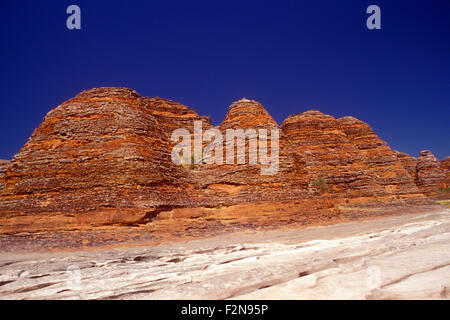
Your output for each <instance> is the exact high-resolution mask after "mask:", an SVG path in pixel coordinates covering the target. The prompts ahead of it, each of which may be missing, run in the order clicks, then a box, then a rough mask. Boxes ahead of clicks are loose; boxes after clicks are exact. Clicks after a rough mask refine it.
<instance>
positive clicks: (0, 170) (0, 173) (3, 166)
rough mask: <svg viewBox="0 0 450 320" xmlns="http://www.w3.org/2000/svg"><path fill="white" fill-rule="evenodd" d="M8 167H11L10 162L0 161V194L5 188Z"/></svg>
mask: <svg viewBox="0 0 450 320" xmlns="http://www.w3.org/2000/svg"><path fill="white" fill-rule="evenodd" d="M10 165H11V161H8V160H0V194H1V192H2V191H3V188H4V186H5V174H6V170H8V168H9V166H10Z"/></svg>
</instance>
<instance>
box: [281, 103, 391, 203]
mask: <svg viewBox="0 0 450 320" xmlns="http://www.w3.org/2000/svg"><path fill="white" fill-rule="evenodd" d="M281 128H282V130H283V134H284V137H285V139H286V142H287V144H288V145H289V147H288V149H289V150H290V151H291V154H292V155H293V157H294V164H293V165H294V170H295V172H296V176H297V177H298V181H297V182H298V183H301V184H303V185H304V186H305V187H306V188H307V189H308V190H312V189H314V188H316V187H317V186H318V185H319V184H320V183H322V184H323V185H324V184H325V183H326V187H325V189H326V191H327V192H328V193H330V194H332V195H334V196H338V195H339V196H340V197H344V198H352V197H356V196H360V197H361V196H362V197H365V196H370V195H380V194H382V193H383V191H384V190H383V189H382V188H381V187H380V186H379V185H377V184H376V183H375V181H374V180H373V178H372V177H371V175H370V173H369V172H368V170H367V169H368V168H367V166H366V165H365V163H364V161H363V160H364V159H363V155H362V153H361V152H360V150H359V149H358V148H357V147H356V145H355V144H354V143H353V142H352V141H351V140H350V139H349V137H348V136H347V135H346V134H345V132H344V131H343V130H342V128H341V125H340V123H339V121H337V120H336V119H335V118H333V117H331V116H329V115H325V114H323V113H321V112H320V111H315V110H311V111H307V112H304V113H301V114H297V115H293V116H290V117H288V118H287V119H286V120H285V121H284V122H283V124H282V126H281ZM322 189H324V187H322Z"/></svg>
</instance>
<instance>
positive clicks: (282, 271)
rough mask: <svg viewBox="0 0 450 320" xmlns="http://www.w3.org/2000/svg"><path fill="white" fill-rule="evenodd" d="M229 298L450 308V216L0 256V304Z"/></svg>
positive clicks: (440, 213)
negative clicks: (419, 302)
mask: <svg viewBox="0 0 450 320" xmlns="http://www.w3.org/2000/svg"><path fill="white" fill-rule="evenodd" d="M78 275H79V277H78ZM227 298H232V299H421V298H425V299H428V298H431V299H449V298H450V209H440V210H438V211H429V212H427V213H414V214H407V215H401V216H390V217H384V218H379V219H375V220H369V221H362V222H361V221H360V222H351V223H344V224H339V225H332V226H325V227H309V228H305V229H297V230H277V231H267V232H259V233H256V232H252V233H236V234H231V235H223V236H218V237H214V238H208V239H202V240H195V241H188V242H176V243H171V244H164V245H156V246H146V247H143V246H141V247H134V248H117V249H108V250H88V251H79V252H53V253H23V254H12V253H0V299H227Z"/></svg>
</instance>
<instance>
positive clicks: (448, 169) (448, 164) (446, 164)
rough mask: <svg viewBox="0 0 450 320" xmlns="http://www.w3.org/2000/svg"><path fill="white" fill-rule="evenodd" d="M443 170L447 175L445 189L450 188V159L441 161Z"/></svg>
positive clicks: (444, 182)
mask: <svg viewBox="0 0 450 320" xmlns="http://www.w3.org/2000/svg"><path fill="white" fill-rule="evenodd" d="M441 169H442V171H443V173H444V175H445V178H444V181H443V187H444V188H450V157H447V158H444V159H442V160H441Z"/></svg>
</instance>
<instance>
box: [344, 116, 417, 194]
mask: <svg viewBox="0 0 450 320" xmlns="http://www.w3.org/2000/svg"><path fill="white" fill-rule="evenodd" d="M338 122H339V124H340V126H341V128H342V130H343V131H344V133H345V134H346V136H347V138H348V139H350V140H351V141H352V142H353V144H354V145H356V147H357V148H358V149H359V150H360V152H361V154H362V161H363V162H364V164H365V165H366V166H367V174H368V175H369V176H370V177H371V178H372V179H373V180H374V182H375V184H376V185H377V186H380V187H382V188H383V189H384V190H383V191H385V192H386V193H388V194H396V195H406V194H410V195H413V196H414V195H416V194H419V193H420V191H419V189H418V188H417V186H416V184H415V183H414V176H411V173H410V172H408V171H407V170H406V169H405V167H404V165H403V164H402V162H400V161H398V154H397V153H396V152H395V151H393V150H392V149H391V148H390V147H389V146H388V145H387V143H386V142H384V141H382V140H381V139H380V138H379V137H378V136H377V135H376V134H375V133H374V132H373V130H372V128H370V126H369V125H368V124H367V123H365V122H363V121H360V120H358V119H356V118H353V117H343V118H340V119H338Z"/></svg>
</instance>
